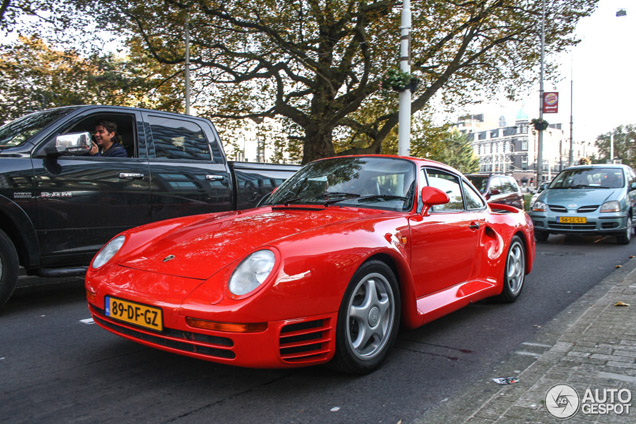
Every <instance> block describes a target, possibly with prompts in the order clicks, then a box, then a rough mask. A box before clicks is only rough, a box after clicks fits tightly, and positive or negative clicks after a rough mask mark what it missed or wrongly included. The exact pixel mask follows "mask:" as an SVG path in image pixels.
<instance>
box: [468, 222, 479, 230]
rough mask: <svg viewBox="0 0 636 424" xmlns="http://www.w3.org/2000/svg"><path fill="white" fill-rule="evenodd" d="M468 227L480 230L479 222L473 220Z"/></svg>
mask: <svg viewBox="0 0 636 424" xmlns="http://www.w3.org/2000/svg"><path fill="white" fill-rule="evenodd" d="M468 228H470V229H471V230H478V229H479V222H471V223H470V225H469V226H468Z"/></svg>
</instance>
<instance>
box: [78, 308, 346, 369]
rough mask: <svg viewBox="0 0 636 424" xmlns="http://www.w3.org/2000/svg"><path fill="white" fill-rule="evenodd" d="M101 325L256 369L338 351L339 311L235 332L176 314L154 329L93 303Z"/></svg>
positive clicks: (307, 361) (315, 360)
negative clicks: (194, 323) (197, 323)
mask: <svg viewBox="0 0 636 424" xmlns="http://www.w3.org/2000/svg"><path fill="white" fill-rule="evenodd" d="M89 309H90V312H91V314H92V316H93V320H94V321H95V323H96V324H97V325H99V326H100V327H102V328H104V329H105V330H107V331H110V332H111V333H114V334H117V335H119V336H121V337H125V338H127V339H130V340H133V341H135V342H138V343H141V344H144V345H147V346H150V347H153V348H157V349H161V350H165V351H168V352H172V353H177V354H180V355H185V356H190V357H194V358H198V359H203V360H207V361H211V362H218V363H223V364H228V365H235V366H242V367H252V368H292V367H299V366H308V365H316V364H322V363H325V362H328V361H329V360H331V358H332V357H333V353H334V350H335V325H336V322H337V316H336V314H333V315H324V316H314V317H304V318H298V319H290V320H283V321H271V322H268V323H267V329H266V330H264V331H261V332H254V333H231V332H223V331H210V330H203V329H199V328H193V327H190V326H189V325H188V324H187V323H186V317H184V316H181V315H179V314H178V312H177V311H174V310H173V311H169V310H165V309H164V313H165V314H169V315H172V319H171V320H170V321H171V327H165V326H164V328H163V330H162V331H154V330H149V329H146V328H142V327H138V326H135V325H132V324H128V323H126V322H122V321H118V320H114V319H112V318H110V317H108V316H106V315H105V314H104V310H103V309H101V308H99V307H97V306H96V305H94V304H92V303H90V302H89Z"/></svg>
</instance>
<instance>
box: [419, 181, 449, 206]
mask: <svg viewBox="0 0 636 424" xmlns="http://www.w3.org/2000/svg"><path fill="white" fill-rule="evenodd" d="M421 196H422V203H423V204H424V206H425V209H426V210H428V209H429V208H430V207H431V206H435V205H443V204H446V203H448V202H450V197H448V194H446V193H444V192H443V191H442V190H440V189H438V188H435V187H431V186H426V187H424V188H422V195H421Z"/></svg>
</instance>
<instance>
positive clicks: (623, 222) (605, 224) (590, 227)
mask: <svg viewBox="0 0 636 424" xmlns="http://www.w3.org/2000/svg"><path fill="white" fill-rule="evenodd" d="M558 216H562V215H555V214H546V213H531V214H530V217H531V218H532V222H533V223H534V229H535V231H545V232H550V233H563V234H571V233H582V234H586V233H587V234H619V233H622V232H624V231H625V230H626V229H627V215H624V214H618V213H608V214H607V215H594V216H585V218H586V222H585V223H576V224H566V223H560V222H558V221H557V217H558Z"/></svg>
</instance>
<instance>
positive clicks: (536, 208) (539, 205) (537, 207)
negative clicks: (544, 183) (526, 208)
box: [532, 200, 548, 212]
mask: <svg viewBox="0 0 636 424" xmlns="http://www.w3.org/2000/svg"><path fill="white" fill-rule="evenodd" d="M547 210H548V205H546V204H545V203H543V202H539V201H538V200H537V201H536V202H534V205H532V212H547Z"/></svg>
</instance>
